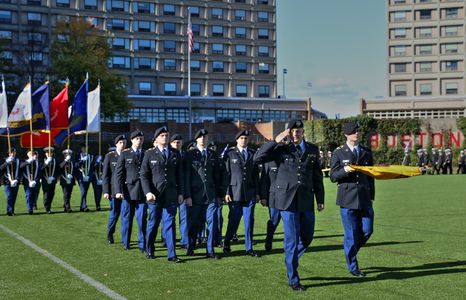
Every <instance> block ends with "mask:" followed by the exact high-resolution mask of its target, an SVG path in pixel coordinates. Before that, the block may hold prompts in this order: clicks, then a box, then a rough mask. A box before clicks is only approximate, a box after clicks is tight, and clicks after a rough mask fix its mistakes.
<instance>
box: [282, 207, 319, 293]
mask: <svg viewBox="0 0 466 300" xmlns="http://www.w3.org/2000/svg"><path fill="white" fill-rule="evenodd" d="M280 214H281V217H282V220H283V229H284V232H285V238H284V240H283V247H284V250H285V265H286V272H287V275H288V284H289V285H295V284H298V283H299V275H298V263H299V258H300V257H301V256H302V255H303V254H304V252H306V249H307V247H308V246H309V245H310V244H311V242H312V239H313V237H314V224H315V215H314V211H306V212H296V211H287V210H282V211H280Z"/></svg>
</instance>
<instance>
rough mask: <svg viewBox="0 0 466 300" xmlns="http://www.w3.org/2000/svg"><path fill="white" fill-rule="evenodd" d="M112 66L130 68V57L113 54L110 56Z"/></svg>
mask: <svg viewBox="0 0 466 300" xmlns="http://www.w3.org/2000/svg"><path fill="white" fill-rule="evenodd" d="M110 68H114V69H129V68H130V58H129V57H125V56H113V57H111V58H110Z"/></svg>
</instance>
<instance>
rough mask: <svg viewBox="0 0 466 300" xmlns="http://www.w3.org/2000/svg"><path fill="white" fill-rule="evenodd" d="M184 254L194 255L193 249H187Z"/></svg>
mask: <svg viewBox="0 0 466 300" xmlns="http://www.w3.org/2000/svg"><path fill="white" fill-rule="evenodd" d="M186 256H194V251H193V250H188V252H187V253H186Z"/></svg>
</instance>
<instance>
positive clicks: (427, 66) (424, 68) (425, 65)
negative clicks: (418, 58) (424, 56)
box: [419, 62, 432, 72]
mask: <svg viewBox="0 0 466 300" xmlns="http://www.w3.org/2000/svg"><path fill="white" fill-rule="evenodd" d="M419 72H432V63H431V62H421V63H419Z"/></svg>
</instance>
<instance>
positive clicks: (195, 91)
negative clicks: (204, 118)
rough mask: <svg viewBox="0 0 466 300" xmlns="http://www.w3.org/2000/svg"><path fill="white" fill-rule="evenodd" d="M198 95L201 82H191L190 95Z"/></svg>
mask: <svg viewBox="0 0 466 300" xmlns="http://www.w3.org/2000/svg"><path fill="white" fill-rule="evenodd" d="M200 95H201V84H200V83H191V96H200Z"/></svg>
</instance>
